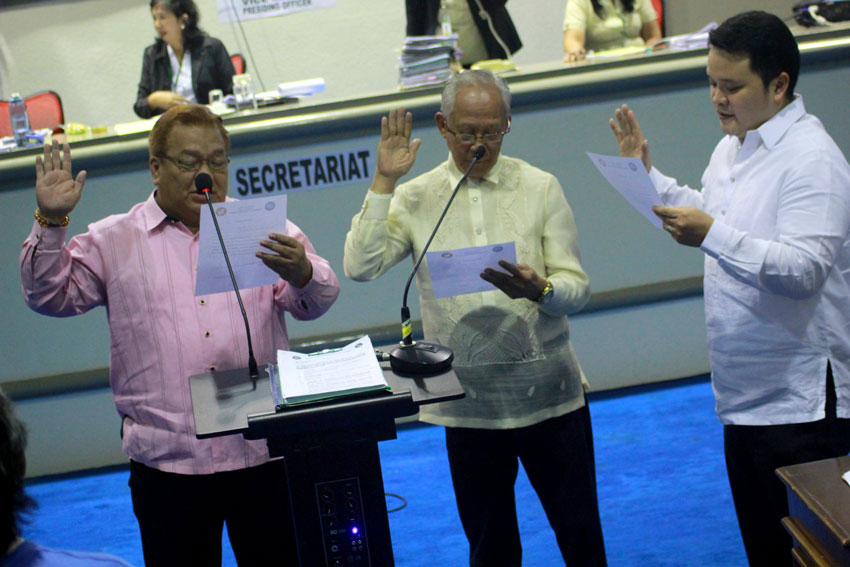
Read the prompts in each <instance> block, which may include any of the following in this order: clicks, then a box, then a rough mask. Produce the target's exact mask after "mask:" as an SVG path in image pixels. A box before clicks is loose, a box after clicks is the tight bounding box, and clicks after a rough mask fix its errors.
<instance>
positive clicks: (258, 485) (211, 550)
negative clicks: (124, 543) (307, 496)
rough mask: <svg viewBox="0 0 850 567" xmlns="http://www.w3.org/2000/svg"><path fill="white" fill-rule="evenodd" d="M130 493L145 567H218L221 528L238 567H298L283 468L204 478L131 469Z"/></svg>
mask: <svg viewBox="0 0 850 567" xmlns="http://www.w3.org/2000/svg"><path fill="white" fill-rule="evenodd" d="M130 491H131V494H132V498H133V511H134V512H135V514H136V518H137V520H138V522H139V529H140V531H141V534H142V550H143V551H144V556H145V565H146V567H168V566H172V565H173V566H181V567H187V566H198V567H220V566H221V535H222V530H223V526H224V524H225V523H226V524H227V533H228V536H229V538H230V544H231V546H232V547H233V553H234V555H235V556H236V561H237V563H238V564H239V566H240V567H251V566H258V567H259V566H262V567H265V566H268V565H275V566H282V567H289V566H292V567H297V566H298V559H297V551H296V549H295V536H294V528H293V524H292V514H291V511H290V508H289V496H288V492H287V489H286V469H285V468H284V463H283V461H272V462H270V463H266V464H264V465H261V466H258V467H252V468H248V469H242V470H238V471H229V472H221V473H215V474H209V475H181V474H173V473H166V472H162V471H159V470H156V469H153V468H150V467H147V466H145V465H143V464H141V463H137V462H135V461H131V462H130Z"/></svg>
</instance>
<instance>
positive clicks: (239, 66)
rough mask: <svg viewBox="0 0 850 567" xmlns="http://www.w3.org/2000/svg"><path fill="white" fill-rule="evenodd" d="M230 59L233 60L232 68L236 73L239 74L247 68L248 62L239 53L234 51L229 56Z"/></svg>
mask: <svg viewBox="0 0 850 567" xmlns="http://www.w3.org/2000/svg"><path fill="white" fill-rule="evenodd" d="M230 60H231V61H232V62H233V69H234V70H235V71H236V74H237V75H241V74H242V73H244V72H245V71H247V70H248V63H247V62H246V61H245V58H244V57H242V55H240V54H239V53H234V54H233V55H231V56H230Z"/></svg>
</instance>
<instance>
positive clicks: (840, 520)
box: [776, 457, 850, 567]
mask: <svg viewBox="0 0 850 567" xmlns="http://www.w3.org/2000/svg"><path fill="white" fill-rule="evenodd" d="M848 470H850V457H838V458H835V459H825V460H823V461H815V462H812V463H803V464H799V465H791V466H787V467H780V468H778V469H776V474H777V475H778V476H779V478H780V479H782V482H784V483H785V486H786V490H787V492H788V512H789V514H788V517H786V518H783V519H782V525H783V526H784V527H785V529H786V530H787V531H788V533H790V534H791V538H792V539H793V540H794V547H793V549H792V550H791V554H792V556H793V558H794V564H795V565H797V566H799V567H850V486H848V484H847V483H846V482H844V480H843V479H842V478H841V475H843V474H844V473H846V472H847V471H848Z"/></svg>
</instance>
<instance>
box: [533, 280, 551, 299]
mask: <svg viewBox="0 0 850 567" xmlns="http://www.w3.org/2000/svg"><path fill="white" fill-rule="evenodd" d="M554 292H555V288H553V287H552V282H550V281H549V278H546V287H544V288H543V291H541V292H540V296H539V297H538V298H537V303H544V302H546V301H547V300H548V299H549V298H550V297H552V294H553V293H554Z"/></svg>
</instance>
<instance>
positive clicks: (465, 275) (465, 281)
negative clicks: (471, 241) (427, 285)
mask: <svg viewBox="0 0 850 567" xmlns="http://www.w3.org/2000/svg"><path fill="white" fill-rule="evenodd" d="M425 259H426V261H427V262H428V272H429V273H430V274H431V284H432V285H433V286H434V297H435V298H437V299H440V298H442V297H452V296H455V295H464V294H466V293H477V292H479V291H493V290H495V289H496V288H495V287H494V286H493V284H491V283H490V282H486V281H484V280H482V279H481V275H480V274H481V272H483V271H484V268H493V269H494V270H500V271H502V272H504V271H505V270H504V269H503V268H502V267H501V266H499V260H505V261H507V262H510V263H511V264H516V243H515V242H503V243H501V244H487V245H485V246H474V247H472V248H459V249H457V250H443V251H441V252H426V253H425Z"/></svg>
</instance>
